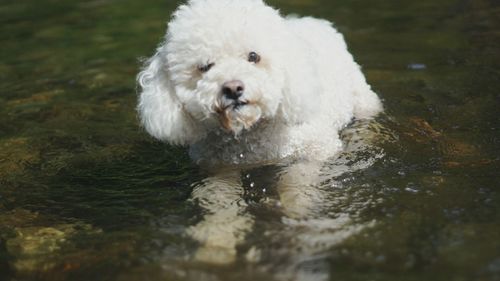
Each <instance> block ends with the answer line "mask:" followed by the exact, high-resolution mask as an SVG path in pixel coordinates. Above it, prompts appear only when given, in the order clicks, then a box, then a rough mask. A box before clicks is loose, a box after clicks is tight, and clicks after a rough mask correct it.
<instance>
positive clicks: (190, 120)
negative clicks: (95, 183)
mask: <svg viewBox="0 0 500 281" xmlns="http://www.w3.org/2000/svg"><path fill="white" fill-rule="evenodd" d="M138 82H139V84H140V86H141V92H140V97H139V105H138V111H139V115H140V119H141V121H142V124H143V125H144V127H145V128H146V130H147V131H148V132H149V133H150V134H151V135H152V136H154V137H155V138H158V139H160V140H164V141H166V142H168V143H171V144H177V145H189V146H190V154H191V156H192V158H193V159H194V160H195V161H197V162H199V163H205V164H208V165H209V166H211V167H214V166H219V165H220V164H226V165H225V166H226V167H227V164H229V165H231V164H240V163H244V164H255V163H269V162H275V161H276V160H280V159H292V160H303V161H299V162H297V163H295V164H293V165H292V166H289V167H288V168H287V169H288V170H287V171H286V172H285V173H283V175H282V176H281V177H280V183H279V184H278V191H279V193H280V199H279V200H280V201H281V203H280V206H281V207H282V208H283V210H284V214H285V215H286V216H287V217H289V218H296V217H301V218H303V217H307V213H308V210H309V209H311V206H314V204H315V203H314V202H313V201H315V200H316V201H317V200H321V199H320V198H321V194H320V192H316V191H315V189H314V182H315V181H316V179H315V178H316V175H317V174H318V171H319V169H320V168H321V163H322V161H324V160H326V159H327V158H329V157H331V156H333V155H335V154H336V153H337V152H339V151H340V150H341V148H342V143H341V141H340V138H339V131H340V130H341V129H342V128H343V127H345V126H346V125H347V124H348V123H349V122H351V121H352V119H353V118H358V119H359V118H370V117H373V116H375V115H376V114H377V113H378V112H380V111H381V110H382V105H381V102H380V100H379V98H378V97H377V95H376V94H375V93H374V92H373V91H372V90H371V89H370V86H369V85H368V84H367V83H366V81H365V78H364V76H363V74H362V73H361V71H360V67H359V66H358V65H357V64H356V63H355V62H354V60H353V58H352V56H351V55H350V54H349V52H348V51H347V47H346V44H345V42H344V39H343V37H342V35H341V34H340V33H338V32H337V31H336V30H335V29H334V28H333V27H332V25H331V23H329V22H327V21H325V20H318V19H314V18H309V17H307V18H296V17H288V18H284V17H282V16H281V15H280V14H279V12H278V11H277V10H275V9H273V8H271V7H269V6H267V5H266V4H265V3H264V2H263V1H261V0H191V1H188V3H187V4H185V5H182V6H180V7H179V8H178V9H177V11H176V12H175V13H174V15H173V18H172V20H171V21H170V23H169V24H168V31H167V34H166V36H165V41H164V42H163V43H162V44H161V45H160V46H159V47H158V49H157V52H156V54H155V55H154V56H153V57H152V58H150V59H149V60H148V61H147V62H146V65H145V67H144V69H143V70H142V71H141V72H140V73H139V75H138ZM311 163H313V164H311ZM243 193H244V191H243V188H242V186H241V182H240V176H239V172H238V171H237V170H236V171H234V170H231V169H227V168H226V169H223V171H222V172H220V173H219V174H217V175H216V176H214V177H210V178H207V179H206V180H204V181H203V182H202V183H201V184H200V185H199V186H198V187H196V188H195V190H194V192H193V198H197V199H200V200H199V202H200V204H201V205H202V206H203V207H204V208H205V209H206V210H208V214H207V215H206V216H205V218H204V220H203V221H202V222H200V223H199V224H198V225H196V226H193V227H192V228H191V229H190V230H188V233H189V234H190V236H191V237H193V238H195V239H196V240H198V241H200V243H201V244H202V247H201V249H200V251H199V252H198V254H197V257H198V258H199V259H200V260H205V261H210V262H214V261H217V262H220V263H227V262H231V261H233V260H234V258H235V256H236V248H237V247H236V245H237V244H238V243H240V242H241V241H242V240H243V239H244V236H245V233H247V232H248V231H250V229H251V226H252V224H253V221H254V220H253V217H252V215H251V214H248V212H246V211H245V204H244V202H243V201H242V200H241V196H242V194H243ZM318 198H319V199H318ZM222 249H225V250H222Z"/></svg>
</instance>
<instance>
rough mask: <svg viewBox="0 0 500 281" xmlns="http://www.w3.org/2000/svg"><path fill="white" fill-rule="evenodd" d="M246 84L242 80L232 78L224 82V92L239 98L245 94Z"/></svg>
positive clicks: (229, 96) (234, 98)
mask: <svg viewBox="0 0 500 281" xmlns="http://www.w3.org/2000/svg"><path fill="white" fill-rule="evenodd" d="M244 91H245V85H244V84H243V82H241V81H240V80H232V81H228V82H226V83H224V84H222V94H223V95H224V96H225V97H226V98H228V99H232V100H237V99H238V98H239V97H241V96H242V95H243V92H244Z"/></svg>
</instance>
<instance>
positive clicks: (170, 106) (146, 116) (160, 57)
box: [137, 46, 196, 145]
mask: <svg viewBox="0 0 500 281" xmlns="http://www.w3.org/2000/svg"><path fill="white" fill-rule="evenodd" d="M163 47H164V46H160V47H159V48H158V50H157V52H156V54H155V55H154V56H153V57H151V58H150V59H148V60H147V61H146V63H145V66H144V68H143V69H142V71H141V72H140V73H139V74H138V75H137V82H138V84H139V86H140V94H139V103H138V106H137V111H138V113H139V117H140V121H141V123H142V125H143V126H144V128H145V129H146V131H147V132H148V133H149V134H151V135H152V136H153V137H155V138H157V139H159V140H163V141H167V142H169V143H171V144H177V145H184V144H188V143H189V142H190V141H192V140H193V139H194V137H193V133H194V132H195V131H196V130H195V129H194V127H193V122H192V120H191V119H190V117H189V116H188V114H186V113H185V112H184V110H183V108H182V104H181V103H180V102H179V100H178V98H177V96H176V95H175V89H174V87H173V85H172V82H171V80H170V75H169V74H168V69H167V58H166V54H165V53H164V52H163Z"/></svg>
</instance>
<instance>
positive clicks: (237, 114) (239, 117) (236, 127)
mask: <svg viewBox="0 0 500 281" xmlns="http://www.w3.org/2000/svg"><path fill="white" fill-rule="evenodd" d="M216 112H217V114H218V116H219V122H220V124H221V126H222V127H223V128H224V129H225V130H226V131H229V132H232V133H233V134H234V135H238V134H240V133H241V132H242V131H243V130H249V129H250V128H251V127H252V126H253V125H254V124H255V123H257V121H258V120H259V119H260V117H261V114H262V111H261V109H260V107H259V106H258V105H257V104H256V103H254V102H251V101H248V100H237V101H233V102H231V103H229V104H225V105H224V106H222V107H220V108H218V109H216Z"/></svg>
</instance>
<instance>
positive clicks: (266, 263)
mask: <svg viewBox="0 0 500 281" xmlns="http://www.w3.org/2000/svg"><path fill="white" fill-rule="evenodd" d="M381 129H383V128H382V126H381V125H380V124H379V123H376V122H375V121H357V122H355V123H354V124H352V126H350V127H348V128H346V129H345V130H344V131H343V141H344V142H345V143H346V147H345V149H344V151H343V152H342V153H340V154H339V155H337V156H335V157H334V158H332V159H331V160H330V161H328V162H327V163H320V162H313V161H295V162H294V163H291V164H285V165H282V166H281V167H279V168H278V169H277V170H278V171H277V172H276V174H275V175H272V174H271V175H270V174H269V173H267V174H266V173H263V174H259V169H260V168H253V170H252V171H250V172H249V171H247V170H245V169H244V167H241V168H240V169H238V168H235V167H232V168H231V169H229V168H223V169H217V170H212V171H211V175H212V176H210V177H207V178H206V179H204V180H202V181H201V182H200V183H199V184H197V185H196V186H195V187H194V190H193V193H192V200H194V201H195V202H196V203H197V204H198V205H199V206H200V207H202V208H203V209H204V215H203V218H202V220H201V221H200V222H198V223H197V224H196V225H194V226H191V227H190V228H189V229H188V230H187V234H188V235H189V236H190V237H191V238H193V239H194V240H196V241H198V243H199V248H198V249H197V250H196V253H195V254H194V258H195V260H197V261H199V262H204V263H209V264H219V265H228V264H231V263H234V262H235V261H236V260H237V259H238V257H239V256H240V255H241V256H242V258H244V259H245V260H246V261H248V262H251V263H253V264H256V265H258V266H257V268H259V267H261V270H263V268H268V267H270V266H272V267H274V269H273V271H276V270H277V272H275V274H276V276H277V277H279V279H280V280H327V279H328V278H329V268H328V265H327V263H326V260H324V259H325V258H326V257H327V255H325V253H327V251H328V250H329V249H331V247H333V246H335V245H337V244H339V243H341V242H343V241H344V240H346V239H348V238H349V237H351V236H353V235H356V234H358V233H360V232H361V231H362V230H364V229H365V228H366V227H370V226H373V225H374V223H375V221H362V220H358V219H359V217H358V214H359V212H361V211H363V206H362V205H361V206H360V205H358V206H355V205H353V206H351V208H350V209H349V210H342V209H340V210H339V211H336V212H328V210H332V207H333V205H334V204H336V203H338V201H339V200H342V196H343V195H342V192H340V193H339V191H338V190H336V189H337V188H338V186H339V185H340V184H341V183H338V182H337V181H338V180H337V178H338V177H339V176H341V175H345V174H352V173H355V172H356V171H358V170H362V169H366V168H368V167H370V166H371V165H373V164H374V163H375V162H376V161H377V160H378V159H380V158H382V157H383V151H382V150H381V149H380V148H378V147H377V146H376V144H375V143H376V142H380V141H381V140H384V138H386V139H385V140H387V138H390V137H392V136H391V135H384V134H383V133H382V132H381V131H382V130H381ZM270 170H273V169H272V168H271V169H270ZM249 173H251V174H252V177H256V178H262V177H271V178H272V179H274V181H271V182H269V181H268V182H267V183H266V184H267V185H269V184H270V187H272V188H274V189H275V190H276V194H275V195H274V196H272V195H271V196H268V197H270V198H266V199H265V200H260V202H257V203H256V204H254V206H253V208H265V205H270V206H269V208H276V209H277V211H278V212H279V213H280V215H279V217H277V219H278V221H277V222H276V224H275V227H274V228H271V229H267V230H266V231H265V232H264V233H263V237H261V238H260V239H271V240H273V239H279V240H281V242H280V243H281V244H282V245H281V246H280V247H279V249H278V250H276V249H269V248H260V247H259V246H258V245H251V244H250V245H247V247H246V248H247V252H246V253H240V254H239V253H238V248H241V246H242V245H243V244H245V238H246V237H247V236H252V235H253V233H252V232H253V228H254V226H255V225H256V224H259V220H261V219H262V220H269V218H262V217H261V216H262V215H264V216H265V215H266V213H265V212H264V213H260V214H258V215H257V214H252V212H251V211H250V210H249V208H248V207H249V205H248V204H249V203H247V200H248V198H245V194H246V193H248V192H246V191H245V189H246V188H245V186H244V185H243V181H242V178H243V179H245V178H246V179H248V178H249V177H250V176H249V175H250V174H249ZM255 184H256V183H255V182H251V183H250V185H249V186H248V188H255ZM258 184H259V185H262V184H263V183H260V182H259V183H258ZM339 195H340V197H339ZM273 197H274V198H273ZM250 204H251V203H250ZM354 208H356V209H354ZM257 239H259V238H257ZM265 257H273V259H276V258H278V259H277V260H278V261H279V262H278V263H277V262H276V260H273V261H270V260H267V259H266V258H265Z"/></svg>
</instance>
